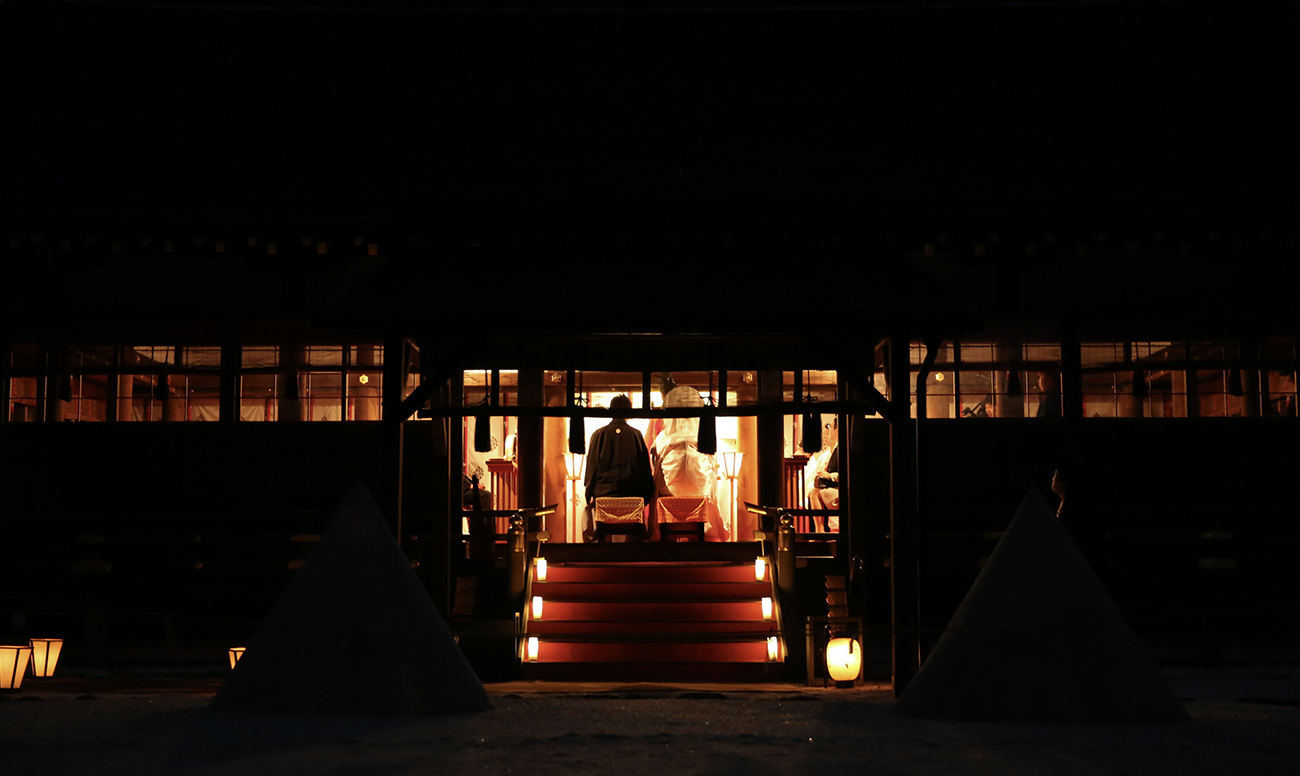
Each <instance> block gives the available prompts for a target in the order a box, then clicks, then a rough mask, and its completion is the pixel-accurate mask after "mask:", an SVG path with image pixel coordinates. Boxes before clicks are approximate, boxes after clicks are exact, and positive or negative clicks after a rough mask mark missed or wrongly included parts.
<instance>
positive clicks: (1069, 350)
mask: <svg viewBox="0 0 1300 776" xmlns="http://www.w3.org/2000/svg"><path fill="white" fill-rule="evenodd" d="M1061 415H1062V416H1063V418H1064V419H1065V420H1066V421H1067V422H1073V421H1077V420H1080V419H1081V418H1083V347H1082V345H1081V344H1080V342H1079V334H1078V332H1076V331H1075V330H1074V329H1073V327H1068V326H1063V327H1062V330H1061Z"/></svg>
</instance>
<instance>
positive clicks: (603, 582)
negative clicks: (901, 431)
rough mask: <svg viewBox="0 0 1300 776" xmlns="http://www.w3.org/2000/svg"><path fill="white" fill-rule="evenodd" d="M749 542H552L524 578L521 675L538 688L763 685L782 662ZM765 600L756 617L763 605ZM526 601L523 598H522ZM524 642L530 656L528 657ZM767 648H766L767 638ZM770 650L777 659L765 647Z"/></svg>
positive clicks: (774, 616) (766, 583) (766, 590)
mask: <svg viewBox="0 0 1300 776" xmlns="http://www.w3.org/2000/svg"><path fill="white" fill-rule="evenodd" d="M760 553H761V549H760V548H759V545H757V544H752V545H751V544H741V545H737V544H731V545H708V544H705V545H699V544H695V545H683V544H677V545H672V544H669V545H645V544H641V545H638V544H624V545H579V546H574V545H565V546H560V545H555V546H552V547H548V548H546V549H545V551H544V557H546V558H547V561H548V563H547V576H546V581H544V582H543V581H540V580H537V579H536V576H535V570H534V571H533V572H532V576H533V578H532V579H531V590H530V591H529V595H530V596H532V597H538V596H540V597H541V599H542V616H541V618H534V617H533V616H532V607H531V605H526V606H525V613H524V636H525V638H524V639H523V641H522V645H521V646H522V653H523V661H524V662H523V676H524V678H525V679H536V680H547V681H697V682H699V681H710V682H763V681H776V680H779V679H780V678H781V663H780V662H778V661H779V660H780V659H781V658H783V657H784V650H783V644H782V643H781V638H780V630H779V627H778V620H779V616H780V613H779V611H777V606H776V604H775V600H776V597H775V595H774V594H773V589H772V583H771V575H770V570H769V572H768V574H766V575H765V577H764V579H763V581H761V582H760V581H756V580H755V574H754V558H755V557H756V556H757V555H758V554H760ZM764 598H769V599H772V600H773V605H772V612H771V615H770V616H769V617H768V618H764V616H763V599H764ZM529 604H531V598H530V599H529ZM529 637H536V639H537V648H538V653H537V659H536V660H535V661H533V660H530V659H529V654H528V641H529ZM770 638H775V642H773V643H772V644H769V639H770ZM770 648H775V649H776V651H777V652H776V660H773V659H770V657H769V649H770Z"/></svg>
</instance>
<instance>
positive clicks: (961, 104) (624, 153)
mask: <svg viewBox="0 0 1300 776" xmlns="http://www.w3.org/2000/svg"><path fill="white" fill-rule="evenodd" d="M264 4H268V5H273V3H264ZM177 5H184V4H177ZM323 5H327V6H337V5H338V4H336V3H324V4H323ZM392 5H394V4H390V6H392ZM395 5H402V4H401V3H398V4H395ZM405 5H413V4H411V3H406V4H405ZM573 5H576V4H569V7H572V6H573ZM592 5H595V4H592ZM904 5H905V4H904ZM955 5H957V6H965V5H969V6H970V7H948V8H936V7H927V8H922V9H898V8H887V9H879V8H865V9H864V8H857V9H842V8H841V9H831V10H823V11H818V12H791V11H776V12H770V11H754V10H750V11H728V12H716V13H669V12H656V13H505V12H492V13H472V14H471V13H464V14H462V13H427V12H416V11H412V10H410V9H401V8H397V9H396V10H389V11H386V12H382V13H358V12H351V11H346V10H338V9H337V8H335V9H332V10H325V11H319V12H262V11H229V10H221V11H213V10H207V11H201V10H192V9H183V10H158V9H152V10H151V9H147V8H139V7H128V8H114V7H103V6H98V5H87V4H71V5H62V6H58V7H55V8H53V9H52V10H51V9H48V8H45V7H42V6H33V5H29V4H25V3H17V4H15V3H6V4H4V5H3V6H0V28H2V29H3V32H0V50H2V51H3V54H2V55H0V56H3V60H0V67H2V68H3V71H4V72H5V73H7V74H8V75H7V76H6V81H5V86H4V93H5V105H6V111H5V112H6V120H5V124H6V125H7V132H8V133H9V140H8V141H7V142H6V143H5V144H4V149H3V154H4V156H3V158H0V162H2V163H3V166H4V169H5V170H6V171H7V172H6V174H5V176H4V183H3V190H4V193H5V196H6V197H7V198H8V200H9V204H10V207H12V208H18V209H20V210H31V209H35V210H48V209H74V210H77V209H87V210H132V209H137V210H139V209H143V210H153V211H158V210H161V211H184V210H188V209H195V208H197V209H210V210H221V211H227V212H234V211H240V212H246V211H263V212H280V211H297V212H302V211H313V212H340V211H352V212H355V211H371V212H378V211H385V210H403V209H408V210H409V209H419V208H422V207H427V206H430V205H432V204H434V203H439V202H461V203H464V202H475V201H482V200H492V201H499V202H514V203H525V204H526V203H534V202H549V203H553V204H554V203H561V204H562V203H582V202H591V201H596V202H620V201H631V202H638V201H640V202H645V201H649V202H665V201H667V202H676V203H680V202H699V203H707V202H714V201H732V202H734V201H744V200H751V199H767V200H780V201H804V202H821V201H833V202H838V203H841V204H843V203H852V204H853V205H854V206H858V205H864V206H867V207H872V208H880V209H885V210H889V209H897V210H903V209H907V208H913V207H934V208H938V209H941V210H967V211H975V210H982V209H994V210H996V209H998V208H1012V209H1017V208H1018V209H1050V208H1056V207H1065V208H1067V209H1073V210H1081V209H1095V210H1101V211H1114V212H1122V211H1127V210H1150V209H1157V210H1167V211H1189V212H1190V211H1197V212H1200V211H1208V212H1213V211H1222V210H1232V209H1245V210H1248V209H1251V208H1259V207H1265V208H1276V207H1279V206H1280V205H1283V204H1286V203H1294V202H1295V201H1296V200H1297V199H1298V198H1297V197H1296V184H1295V181H1296V179H1297V176H1296V173H1297V172H1300V165H1298V164H1297V150H1296V140H1295V139H1296V138H1297V137H1300V109H1298V107H1297V95H1300V75H1297V74H1298V73H1300V67H1296V66H1295V65H1296V64H1297V63H1296V57H1295V54H1294V51H1295V41H1296V40H1297V39H1300V37H1298V36H1297V35H1296V33H1297V32H1300V10H1298V9H1297V6H1296V4H1292V3H1250V2H1246V3H1217V4H1210V3H1190V4H1169V3H1157V4H1136V3H1114V4H1101V5H1093V4H1083V5H1077V4H1067V5H1064V6H1060V5H1055V4H1040V5H1037V6H1034V5H1030V6H1015V7H1011V6H1005V7H1004V6H994V5H990V4H983V3H970V4H961V3H959V4H955Z"/></svg>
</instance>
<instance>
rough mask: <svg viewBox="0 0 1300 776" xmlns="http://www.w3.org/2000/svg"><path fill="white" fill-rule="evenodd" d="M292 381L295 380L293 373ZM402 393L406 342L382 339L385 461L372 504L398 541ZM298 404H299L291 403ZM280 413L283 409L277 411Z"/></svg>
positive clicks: (404, 380) (382, 442)
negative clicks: (380, 511)
mask: <svg viewBox="0 0 1300 776" xmlns="http://www.w3.org/2000/svg"><path fill="white" fill-rule="evenodd" d="M294 379H297V373H296V370H295V372H294ZM405 393H406V340H405V339H403V338H401V337H395V336H390V337H386V338H385V339H384V385H383V405H382V408H381V409H382V417H383V432H382V441H381V443H380V444H381V445H382V455H383V456H384V458H385V461H384V466H383V468H382V471H383V472H384V474H383V476H384V480H383V481H382V482H380V483H377V484H376V486H374V488H373V489H374V490H376V491H377V492H375V493H374V496H375V502H376V503H377V504H379V508H380V509H381V510H382V511H383V513H384V515H385V516H386V517H387V518H388V525H389V527H390V528H392V529H393V536H394V537H397V538H398V539H399V540H400V538H401V536H402V466H403V456H402V447H403V439H402V435H403V434H404V432H405V426H406V423H405V421H406V418H404V417H402V412H401V405H402V399H403V398H404V396H405ZM294 403H295V404H298V403H299V402H294ZM280 412H281V414H282V418H281V419H283V412H284V407H283V405H282V406H281V408H280Z"/></svg>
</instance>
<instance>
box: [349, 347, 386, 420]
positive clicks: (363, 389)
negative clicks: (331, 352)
mask: <svg viewBox="0 0 1300 776" xmlns="http://www.w3.org/2000/svg"><path fill="white" fill-rule="evenodd" d="M356 365H357V366H359V367H363V368H365V369H367V370H369V371H366V372H362V373H361V374H360V375H358V376H357V377H356V378H355V382H356V385H355V386H354V385H351V383H352V382H353V378H349V381H348V382H349V385H348V393H349V394H350V395H351V396H352V398H353V413H352V419H353V420H379V419H380V418H381V417H382V414H381V412H380V405H381V403H382V402H381V396H380V389H379V388H378V387H376V386H375V376H376V375H378V374H381V373H380V371H379V370H378V369H374V367H375V346H374V345H358V346H357V364H356ZM363 379H364V382H363ZM381 382H382V381H381Z"/></svg>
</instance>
